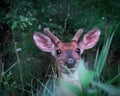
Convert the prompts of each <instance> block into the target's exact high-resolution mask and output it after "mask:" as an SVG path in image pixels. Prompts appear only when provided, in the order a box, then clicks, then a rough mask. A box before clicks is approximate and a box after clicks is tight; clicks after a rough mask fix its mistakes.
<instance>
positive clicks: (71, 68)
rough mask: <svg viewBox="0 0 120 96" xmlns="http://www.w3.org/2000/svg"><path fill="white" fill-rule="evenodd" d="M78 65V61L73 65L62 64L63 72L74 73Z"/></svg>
mask: <svg viewBox="0 0 120 96" xmlns="http://www.w3.org/2000/svg"><path fill="white" fill-rule="evenodd" d="M77 67H78V63H77V62H76V63H75V64H74V66H73V65H67V64H61V72H62V73H66V74H71V73H74V72H75V71H76V69H77Z"/></svg>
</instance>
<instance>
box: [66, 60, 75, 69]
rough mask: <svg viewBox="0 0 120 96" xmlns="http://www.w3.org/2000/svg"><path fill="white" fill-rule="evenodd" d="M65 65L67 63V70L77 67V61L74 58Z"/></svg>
mask: <svg viewBox="0 0 120 96" xmlns="http://www.w3.org/2000/svg"><path fill="white" fill-rule="evenodd" d="M65 63H66V66H67V68H73V67H75V60H74V59H73V58H69V59H67V61H66V62H65Z"/></svg>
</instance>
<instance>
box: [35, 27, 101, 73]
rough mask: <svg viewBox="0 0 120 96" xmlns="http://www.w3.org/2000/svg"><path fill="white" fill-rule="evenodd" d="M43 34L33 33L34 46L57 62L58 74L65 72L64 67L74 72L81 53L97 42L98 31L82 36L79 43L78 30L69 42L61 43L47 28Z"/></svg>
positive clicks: (80, 31) (80, 30)
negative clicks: (49, 53)
mask: <svg viewBox="0 0 120 96" xmlns="http://www.w3.org/2000/svg"><path fill="white" fill-rule="evenodd" d="M44 33H45V34H46V35H45V34H43V33H40V32H35V33H34V35H33V38H34V41H35V44H36V46H37V47H38V48H39V49H40V50H42V51H44V52H51V53H52V55H53V56H54V57H55V59H56V61H57V63H58V64H57V66H58V71H59V74H58V75H60V73H63V72H66V71H67V70H66V67H67V68H68V69H70V70H71V71H73V72H74V69H75V68H76V67H77V66H78V61H79V60H80V59H81V54H82V53H83V51H85V50H87V49H90V48H92V47H94V46H95V45H96V43H97V42H98V40H99V36H100V30H99V29H97V28H94V29H92V30H90V31H89V32H87V34H85V35H84V37H83V39H81V40H80V41H79V37H80V36H81V34H82V33H83V30H82V29H79V30H78V31H77V32H76V34H75V36H74V37H73V39H72V40H71V42H62V41H61V40H60V39H59V38H57V37H56V36H55V35H53V34H52V33H51V32H50V31H49V29H48V28H45V29H44Z"/></svg>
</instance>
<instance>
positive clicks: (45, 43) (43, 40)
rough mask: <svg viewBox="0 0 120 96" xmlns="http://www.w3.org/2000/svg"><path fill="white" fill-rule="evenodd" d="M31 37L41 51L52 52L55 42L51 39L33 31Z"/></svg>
mask: <svg viewBox="0 0 120 96" xmlns="http://www.w3.org/2000/svg"><path fill="white" fill-rule="evenodd" d="M33 39H34V41H35V44H36V46H37V47H38V48H39V49H41V50H42V51H45V52H52V51H53V49H54V48H55V44H54V43H53V42H52V41H51V39H50V38H49V37H48V36H46V35H44V34H42V33H39V32H36V33H34V35H33Z"/></svg>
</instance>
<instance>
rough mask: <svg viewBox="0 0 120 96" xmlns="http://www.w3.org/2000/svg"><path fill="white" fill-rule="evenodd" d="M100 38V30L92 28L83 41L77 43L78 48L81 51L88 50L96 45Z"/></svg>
mask: <svg viewBox="0 0 120 96" xmlns="http://www.w3.org/2000/svg"><path fill="white" fill-rule="evenodd" d="M99 37H100V30H99V29H98V28H94V29H92V30H90V31H89V32H88V33H87V34H86V35H85V36H84V37H83V39H82V40H81V41H80V42H79V43H78V46H79V47H80V48H81V49H83V50H86V49H90V48H92V47H94V46H95V45H96V43H97V42H98V40H99Z"/></svg>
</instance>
